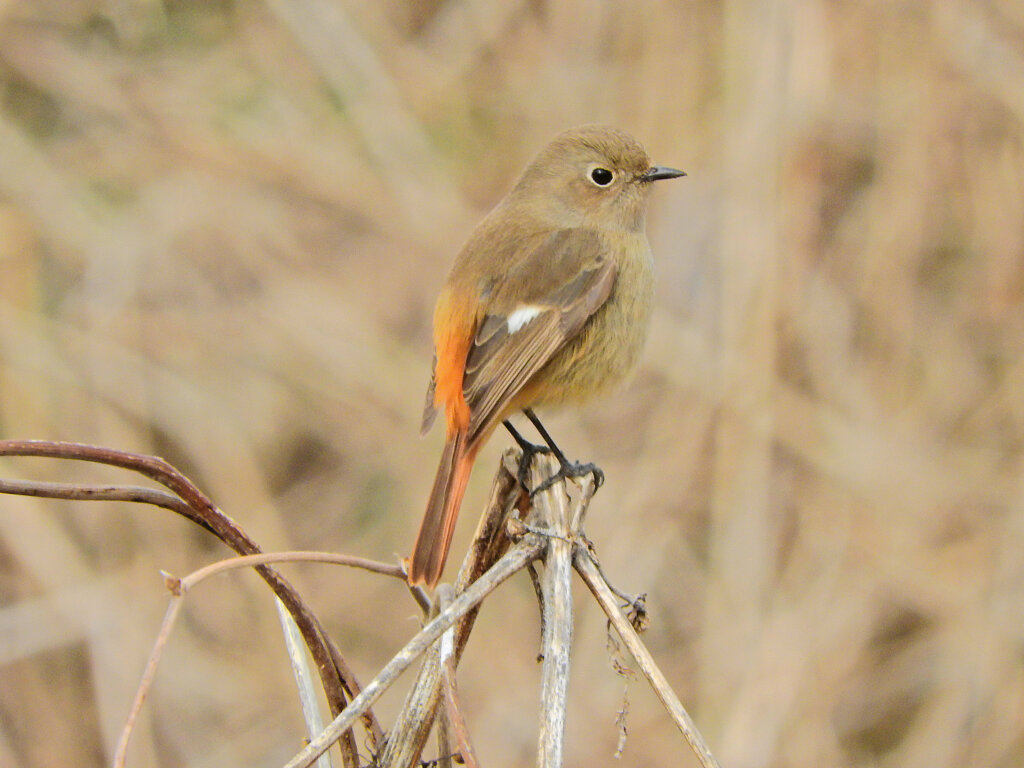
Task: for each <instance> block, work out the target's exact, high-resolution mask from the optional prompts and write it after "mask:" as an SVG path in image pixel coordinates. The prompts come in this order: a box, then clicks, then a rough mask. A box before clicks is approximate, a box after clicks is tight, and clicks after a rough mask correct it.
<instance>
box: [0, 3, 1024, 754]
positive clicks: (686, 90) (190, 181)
mask: <svg viewBox="0 0 1024 768" xmlns="http://www.w3.org/2000/svg"><path fill="white" fill-rule="evenodd" d="M0 99H2V100H0V435H2V436H3V437H19V438H46V439H66V440H79V441H85V442H91V443H98V444H102V445H106V446H111V447H116V448H123V449H129V450H138V451H143V452H152V453H158V454H160V455H163V456H165V457H166V458H168V459H169V460H170V461H172V462H173V463H175V464H176V465H177V466H179V467H180V468H182V469H183V470H184V471H185V472H186V473H188V474H189V475H190V476H191V477H192V478H193V479H195V480H196V481H197V482H198V483H199V484H200V485H201V487H203V488H204V489H205V490H206V491H207V492H208V493H210V494H211V495H212V496H213V497H214V498H215V499H216V501H217V502H218V503H219V504H220V505H221V506H222V507H223V508H224V509H225V510H227V511H228V512H229V513H230V514H231V515H232V516H233V517H234V518H235V519H237V520H238V521H239V522H240V523H241V524H242V525H244V526H245V527H246V529H247V530H248V531H249V532H250V533H251V534H252V535H253V536H255V537H256V538H257V540H258V541H260V542H261V543H262V544H263V545H264V546H265V547H266V548H268V549H281V548H322V549H328V550H333V551H339V552H348V553H353V554H361V555H366V556H372V557H376V558H381V559H385V560H387V559H392V558H393V557H394V556H395V555H396V553H397V554H407V552H408V547H409V545H410V543H411V538H412V535H413V533H414V531H415V528H416V525H417V521H418V517H419V515H420V512H421V509H422V505H423V503H424V499H425V497H426V493H427V490H428V487H429V483H430V479H431V476H432V474H433V470H434V462H435V461H436V459H437V455H438V450H439V436H438V435H437V434H432V435H431V436H430V438H429V439H427V440H421V439H419V438H418V436H417V423H418V418H419V412H420V407H421V404H422V394H423V388H424V386H425V383H426V377H427V373H428V367H429V362H430V349H429V327H428V326H429V317H430V311H431V305H432V302H433V299H434V296H435V295H436V291H437V289H438V287H439V285H440V283H441V280H442V278H443V273H444V271H445V269H446V268H447V264H448V262H449V260H450V259H451V257H452V256H453V254H454V252H455V251H456V250H457V248H458V247H459V245H460V243H461V241H462V239H463V237H464V236H465V235H466V233H467V232H468V230H469V228H470V227H471V226H472V224H473V223H474V222H475V221H476V220H477V219H478V218H479V217H480V216H482V215H483V213H484V212H486V210H487V209H488V207H489V206H490V205H492V204H493V203H494V202H495V201H496V200H497V199H498V198H499V197H500V196H501V195H502V194H503V192H504V191H505V190H506V189H507V188H508V186H509V184H510V182H511V180H512V179H513V178H514V176H515V174H516V173H517V172H518V170H519V169H520V168H521V167H522V165H523V164H524V162H526V160H527V159H528V158H529V157H530V156H531V154H532V153H533V152H534V151H536V149H538V148H539V147H540V146H541V145H542V144H543V143H544V142H545V141H546V140H547V139H548V138H549V137H550V136H551V135H552V134H554V133H555V132H557V131H559V130H561V129H563V128H565V127H568V126H570V125H573V124H577V123H581V122H593V121H599V122H607V123H612V124H615V125H618V126H621V127H623V128H626V129H628V130H629V131H631V132H633V133H634V134H635V135H636V136H637V137H638V138H640V139H641V140H642V141H643V142H644V143H645V144H646V146H647V147H648V149H649V151H650V152H651V155H652V157H653V158H654V159H655V160H656V161H657V162H660V163H663V164H668V165H674V166H677V167H681V168H684V169H685V170H687V171H689V173H690V177H689V178H687V179H685V180H681V181H678V182H671V183H668V182H666V183H665V184H664V185H661V186H659V187H658V188H657V189H656V191H655V195H654V197H653V201H652V202H653V205H652V211H651V216H650V223H649V232H650V237H651V241H652V243H653V246H654V249H655V253H656V257H657V268H658V276H659V279H658V291H659V293H658V309H657V313H656V317H655V323H654V328H653V331H652V335H651V339H650V343H649V345H648V348H647V353H646V356H645V358H644V363H643V368H642V370H641V371H640V373H639V374H638V376H637V378H636V380H635V381H634V382H633V384H632V385H631V386H630V387H629V388H628V389H627V390H625V391H624V392H622V393H621V394H619V395H617V396H615V397H612V398H609V399H607V400H606V401H604V402H601V403H599V404H595V405H594V406H592V407H590V408H588V409H587V410H586V411H585V412H584V413H582V414H580V413H565V414H557V415H553V416H551V417H550V418H549V419H548V422H549V426H550V427H551V429H552V430H553V431H554V432H555V434H556V435H557V436H558V437H559V438H560V441H561V442H562V443H563V445H564V446H565V447H566V448H567V450H568V451H569V452H570V453H571V454H573V455H576V456H578V457H580V458H585V459H592V460H595V461H597V462H599V463H600V464H601V465H602V466H603V467H604V468H605V470H606V472H607V474H608V483H607V486H606V487H605V488H604V489H603V490H602V491H601V493H600V495H599V496H598V498H597V499H596V501H595V503H594V505H593V508H592V512H591V517H590V522H589V526H588V532H589V534H590V536H591V537H592V538H593V539H594V541H595V542H596V544H597V546H598V548H599V550H600V553H601V555H602V558H603V561H604V563H605V566H606V568H607V570H608V572H609V573H610V574H612V576H613V578H614V580H615V582H616V583H617V584H618V585H619V586H620V587H621V588H623V589H627V590H633V591H646V592H648V593H649V602H650V607H651V610H652V614H653V616H652V618H653V626H652V628H651V630H650V631H649V633H648V635H647V641H648V643H649V644H650V646H651V648H652V649H653V651H654V653H655V655H656V657H657V658H658V659H659V660H660V662H661V663H662V664H663V665H664V668H665V671H666V673H667V675H668V677H669V679H670V680H671V681H672V682H673V684H674V685H675V686H676V687H677V690H678V691H679V693H680V695H681V697H682V699H683V700H684V702H686V703H687V705H688V706H689V707H690V708H691V712H692V714H693V715H694V717H695V718H696V720H697V722H698V724H699V725H700V726H701V728H702V729H703V731H704V733H705V735H706V736H707V738H708V740H709V741H710V743H711V745H712V747H713V748H714V750H715V751H716V752H717V754H718V756H719V758H720V759H721V761H722V763H723V765H725V766H729V768H745V767H747V766H806V767H807V768H822V767H824V766H864V767H867V766H872V767H874V766H887V767H888V766H892V767H893V768H895V767H896V766H900V768H907V767H910V768H913V767H915V766H920V767H921V768H941V767H942V766H951V767H952V766H957V767H958V768H962V767H963V766H972V767H977V768H1014V767H1015V766H1020V765H1024V554H1022V553H1024V474H1022V470H1024V395H1022V392H1024V311H1022V309H1024V6H1022V5H1021V3H1020V2H1019V1H1018V0H986V1H984V2H978V1H977V0H946V1H943V2H934V3H927V2H918V3H915V2H909V1H908V2H871V1H870V0H847V1H845V2H828V1H827V0H808V1H806V2H792V3H789V2H777V3H762V2H753V1H751V2H740V1H739V0H736V1H732V0H726V2H724V3H714V2H704V1H701V0H692V1H690V2H672V3H669V2H657V1H656V0H644V1H642V0H636V1H633V2H628V3H626V2H600V1H598V0H563V1H561V2H544V1H543V0H518V1H517V0H474V1H473V2H456V1H455V0H452V1H451V2H437V1H436V0H435V1H433V2H413V1H412V0H387V1H386V2H371V1H370V0H363V1H362V2H357V1H356V0H330V1H329V0H266V2H256V0H252V1H249V0H237V1H236V2H232V1H231V0H217V1H216V2H212V1H211V2H199V0H175V1H172V0H166V2H160V1H159V0H118V1H117V2H114V1H113V0H20V1H19V0H7V2H2V3H0ZM506 443H507V440H506V438H505V437H504V436H503V435H502V436H499V439H496V440H495V441H494V445H492V446H489V447H488V449H487V450H486V451H485V453H484V455H483V456H482V459H481V462H480V465H479V467H480V468H479V470H478V472H477V473H476V475H475V476H474V478H473V482H472V484H471V486H470V490H469V496H468V501H467V505H466V509H465V510H464V519H463V521H462V524H461V525H460V528H459V532H458V536H457V539H456V545H455V547H456V552H458V551H459V550H460V549H461V548H463V547H464V546H465V543H466V541H467V540H468V537H469V534H470V531H471V530H472V527H473V518H475V516H476V511H477V509H478V508H479V506H480V504H481V503H482V501H483V498H484V494H485V493H486V487H487V485H488V482H489V477H490V474H491V472H492V470H493V467H494V465H495V462H496V457H497V455H498V453H499V452H500V450H501V448H502V447H503V445H504V444H506ZM0 474H2V476H7V477H33V478H39V479H52V480H65V481H73V480H80V481H86V480H93V481H96V480H118V481H134V479H133V478H130V477H126V476H125V475H123V474H121V473H116V472H113V471H105V470H104V469H103V468H101V467H95V466H86V467H80V466H71V465H67V464H58V463H55V462H51V463H47V462H43V461H39V460H34V461H29V460H18V461H14V460H8V461H3V462H0ZM224 555H225V551H224V550H223V548H221V547H219V546H217V545H215V544H212V543H211V541H210V537H208V536H206V535H204V534H203V533H201V532H199V531H197V530H196V529H194V528H193V527H191V526H190V525H188V524H187V523H185V522H184V521H182V520H180V519H177V518H174V517H173V516H172V515H171V514H170V513H167V512H165V511H162V510H155V509H152V508H143V507H131V506H127V505H113V504H93V505H88V504H84V503H83V504H71V503H60V502H43V501H37V500H29V499H24V498H16V497H3V498H0V601H2V607H0V765H4V766H7V765H11V766H56V765H75V766H93V765H103V764H105V763H107V762H108V761H109V759H110V756H111V751H112V745H113V743H114V741H115V739H116V735H117V732H118V730H119V729H120V726H121V723H122V721H123V718H124V716H125V714H126V712H127V709H128V705H129V701H130V697H131V695H132V693H133V691H134V686H135V684H136V682H137V680H138V676H139V674H140V672H141V669H142V665H143V662H144V659H145V656H146V654H147V653H148V649H149V645H150V643H151V641H152V638H153V635H154V633H155V631H156V628H157V625H158V622H159V619H160V616H161V614H162V612H163V609H164V605H165V593H164V592H163V588H162V581H161V577H160V575H159V570H160V569H164V570H167V571H170V572H172V573H176V574H179V575H183V574H184V573H187V572H188V571H190V570H192V569H194V568H197V567H199V566H201V565H202V564H205V563H208V562H211V561H213V560H215V559H217V558H220V557H222V556H224ZM286 571H287V573H289V574H290V575H291V576H293V578H294V579H295V581H296V583H297V584H298V585H299V587H300V588H301V589H302V590H303V592H304V593H305V594H306V595H307V596H308V597H309V598H310V599H311V601H312V602H313V604H314V605H315V607H316V608H317V610H318V611H320V612H321V614H322V616H323V617H324V618H325V620H326V622H327V624H328V626H329V628H330V629H331V631H332V633H333V634H334V636H335V637H336V638H337V640H338V641H339V643H341V645H342V647H343V648H344V649H345V651H346V652H347V653H348V654H349V658H350V661H351V663H352V664H353V666H354V667H355V669H356V670H357V672H358V673H359V675H360V676H361V678H362V679H363V680H364V681H365V680H368V679H369V678H370V677H371V676H372V674H373V671H374V669H375V668H376V667H378V666H379V665H380V664H382V663H383V662H384V661H385V660H386V659H387V658H388V656H389V654H390V653H391V652H392V651H393V650H395V649H397V648H398V647H399V646H400V645H401V643H402V642H403V641H404V639H405V638H407V637H408V636H409V635H410V634H411V633H412V632H413V631H414V629H415V627H416V622H415V618H414V617H415V608H414V605H413V604H412V602H411V601H410V600H409V598H408V596H407V595H406V594H405V593H404V591H403V589H402V587H401V585H399V584H397V583H390V582H389V583H385V582H384V581H383V580H382V579H380V578H377V577H371V576H367V575H365V574H359V573H352V572H348V571H345V570H341V569H332V568H329V567H326V566H290V567H288V568H287V569H286ZM275 621H276V618H275V615H274V611H273V606H272V603H271V600H270V599H269V597H268V593H267V592H266V590H265V589H263V588H262V586H261V584H260V583H259V582H258V580H257V579H256V578H255V577H254V576H252V575H251V574H246V575H239V576H232V577H227V578H223V579H220V580H218V581H216V582H213V583H208V584H206V585H204V586H203V587H202V588H201V589H200V590H199V591H197V592H196V593H195V594H194V596H193V602H192V603H191V605H190V607H189V608H188V610H187V613H186V617H185V623H184V624H183V625H182V626H181V627H180V628H179V631H178V632H177V634H176V635H175V636H174V638H173V639H172V642H171V646H170V650H169V656H168V658H167V660H166V662H165V664H164V666H163V668H162V670H161V674H160V677H159V678H158V680H157V685H156V688H155V691H154V694H153V697H152V699H151V701H150V703H149V705H148V707H147V709H146V715H145V718H144V721H143V723H142V724H141V727H140V731H139V732H138V734H137V736H136V740H135V742H134V743H133V747H132V752H131V764H132V765H136V766H157V765H159V766H186V765H187V766H227V765H250V766H273V765H277V764H280V763H281V762H283V761H284V760H286V759H287V758H288V756H290V755H291V754H292V753H293V752H294V751H295V750H296V749H297V748H298V746H299V745H300V740H301V738H302V728H301V723H300V721H299V718H298V715H297V709H298V708H297V704H296V700H295V694H294V690H293V688H292V685H291V683H290V681H289V672H288V669H287V665H286V660H285V657H284V654H283V651H282V643H281V640H280V634H279V632H278V630H277V629H276V628H275ZM537 632H538V627H537V612H536V609H535V607H534V605H533V602H532V593H531V590H530V587H529V585H528V583H527V582H526V580H525V579H519V580H517V581H516V582H515V583H513V584H511V585H508V586H507V587H505V588H504V590H503V591H502V592H501V593H500V595H499V596H498V597H497V598H496V599H495V600H494V601H493V603H492V604H490V605H489V607H488V609H487V610H486V611H485V614H484V617H483V619H482V623H481V626H480V629H479V632H478V633H477V634H476V635H475V636H474V638H473V643H472V645H471V648H470V650H469V653H468V656H467V658H466V660H465V664H464V665H463V667H462V670H461V675H460V680H461V684H462V686H463V689H464V694H465V697H466V699H467V701H468V702H469V703H470V704H471V707H470V708H469V719H470V724H471V728H472V731H473V734H474V737H475V740H476V745H477V748H478V750H479V752H480V754H481V757H482V759H483V760H484V762H485V764H486V765H489V766H512V765H528V764H530V763H531V762H532V759H533V758H532V755H533V748H534V740H535V731H536V723H535V710H536V704H535V702H536V680H537V668H536V665H535V663H534V655H535V653H536V649H537ZM577 641H578V647H577V653H576V656H575V657H574V661H573V664H574V666H573V680H572V687H571V693H572V710H571V712H570V716H569V754H570V756H571V759H570V764H574V765H609V764H618V763H615V761H614V759H613V758H612V752H613V749H614V746H615V741H616V730H615V726H614V720H615V713H616V710H617V709H618V708H619V707H620V706H621V703H622V699H621V697H622V688H623V684H622V682H621V680H619V679H618V678H616V676H615V675H614V673H613V671H612V670H611V668H610V665H609V663H608V660H607V654H606V653H605V650H604V626H603V623H602V621H601V619H600V616H599V615H598V613H597V611H596V610H595V608H594V607H593V606H592V605H591V604H590V603H589V602H588V601H587V599H586V598H585V596H584V594H583V593H579V622H578V625H577ZM400 698H401V697H400V695H399V694H394V695H390V696H389V697H388V698H387V699H386V700H385V702H384V704H383V706H382V708H381V710H380V713H381V715H382V717H384V718H385V719H386V718H388V717H390V715H391V714H392V713H393V712H394V709H395V707H396V706H397V703H398V702H399V701H400ZM629 703H630V714H629V719H628V725H629V731H630V740H629V742H628V745H627V747H626V752H625V754H624V757H623V759H622V761H621V764H623V765H656V766H662V765H665V766H667V765H692V764H693V760H692V757H691V756H690V755H689V753H688V752H687V750H686V749H685V748H684V747H683V746H682V745H681V743H680V739H679V737H678V736H677V734H676V733H675V732H674V730H673V729H672V727H671V726H670V724H669V723H668V721H667V719H666V718H665V717H664V716H663V714H662V713H661V712H660V710H659V708H658V706H657V704H656V703H655V701H654V699H653V697H652V696H651V695H650V694H649V693H648V692H647V691H646V690H645V688H644V686H643V685H641V684H639V683H636V682H635V683H632V684H630V686H629Z"/></svg>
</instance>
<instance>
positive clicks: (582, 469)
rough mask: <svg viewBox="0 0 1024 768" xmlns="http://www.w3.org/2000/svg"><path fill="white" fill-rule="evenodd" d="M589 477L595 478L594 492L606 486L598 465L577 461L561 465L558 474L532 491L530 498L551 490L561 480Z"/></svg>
mask: <svg viewBox="0 0 1024 768" xmlns="http://www.w3.org/2000/svg"><path fill="white" fill-rule="evenodd" d="M587 475H593V476H594V490H595V491H596V490H597V489H598V488H600V487H601V485H602V484H604V472H603V471H602V470H601V468H600V467H599V466H597V464H593V463H587V464H581V463H580V462H578V461H575V462H568V461H567V462H565V463H564V464H562V465H561V467H560V468H559V470H558V471H557V472H555V474H553V475H552V476H551V477H549V478H548V479H547V480H545V481H544V482H543V483H541V484H540V485H538V486H537V487H536V488H534V489H533V490H532V491H530V496H534V495H535V494H538V493H540V492H541V491H546V490H547V489H548V488H550V487H551V486H552V485H554V484H555V483H557V482H558V481H559V480H568V479H569V478H576V477H586V476H587Z"/></svg>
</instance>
